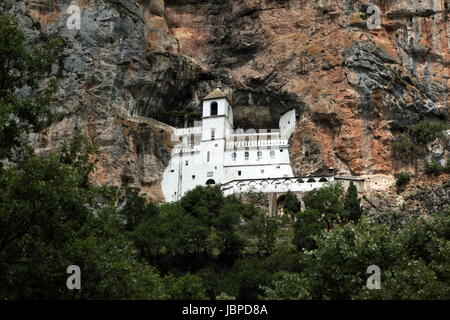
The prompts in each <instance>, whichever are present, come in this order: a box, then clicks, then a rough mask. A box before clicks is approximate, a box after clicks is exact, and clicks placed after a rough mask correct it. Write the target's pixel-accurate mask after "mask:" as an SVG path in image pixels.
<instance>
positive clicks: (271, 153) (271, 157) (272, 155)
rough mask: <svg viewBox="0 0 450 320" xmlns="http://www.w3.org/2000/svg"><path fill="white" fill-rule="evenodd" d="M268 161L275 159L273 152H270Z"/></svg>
mask: <svg viewBox="0 0 450 320" xmlns="http://www.w3.org/2000/svg"><path fill="white" fill-rule="evenodd" d="M270 159H275V151H273V150H272V151H270Z"/></svg>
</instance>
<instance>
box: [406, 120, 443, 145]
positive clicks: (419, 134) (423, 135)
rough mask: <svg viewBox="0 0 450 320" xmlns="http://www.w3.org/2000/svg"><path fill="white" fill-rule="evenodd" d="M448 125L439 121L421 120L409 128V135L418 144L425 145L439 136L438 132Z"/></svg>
mask: <svg viewBox="0 0 450 320" xmlns="http://www.w3.org/2000/svg"><path fill="white" fill-rule="evenodd" d="M448 128H449V125H448V124H445V123H440V122H431V121H421V122H419V123H417V124H415V125H414V126H413V127H412V128H411V136H412V138H413V139H414V141H415V142H416V143H418V144H422V145H426V144H428V143H430V142H431V141H433V140H434V139H436V138H437V137H439V135H440V132H441V131H443V130H445V129H448Z"/></svg>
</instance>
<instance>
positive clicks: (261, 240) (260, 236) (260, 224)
mask: <svg viewBox="0 0 450 320" xmlns="http://www.w3.org/2000/svg"><path fill="white" fill-rule="evenodd" d="M246 230H247V233H248V235H249V236H250V237H256V241H257V250H258V255H259V256H261V257H265V256H269V255H271V254H272V252H273V251H274V250H275V243H276V240H277V234H278V230H279V222H278V220H277V219H276V218H274V217H270V216H268V215H266V214H265V213H259V214H256V215H254V216H253V217H252V218H251V219H250V220H248V222H247V226H246Z"/></svg>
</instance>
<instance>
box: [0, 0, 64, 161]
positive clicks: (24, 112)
mask: <svg viewBox="0 0 450 320" xmlns="http://www.w3.org/2000/svg"><path fill="white" fill-rule="evenodd" d="M7 8H8V6H7V5H6V2H5V1H4V0H1V1H0V66H1V67H0V160H3V159H10V160H11V159H13V157H17V155H18V154H20V153H23V152H25V151H29V150H27V149H26V146H27V141H28V139H27V135H28V134H29V133H32V132H34V133H37V132H40V131H41V130H43V129H44V128H46V127H48V126H49V125H50V123H51V120H52V118H53V114H52V112H51V109H50V108H49V107H48V106H49V105H50V102H51V100H52V97H53V94H54V92H55V90H56V81H55V79H54V77H53V78H49V76H50V75H51V73H52V65H54V64H55V63H56V62H57V61H58V56H59V55H60V53H61V52H62V43H61V41H59V40H48V41H42V42H41V43H30V42H29V41H28V40H27V39H26V36H25V34H24V33H23V32H22V31H21V30H20V29H19V27H18V23H17V19H16V17H15V16H14V15H12V14H11V13H9V12H8V10H7Z"/></svg>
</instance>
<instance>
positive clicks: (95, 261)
mask: <svg viewBox="0 0 450 320" xmlns="http://www.w3.org/2000/svg"><path fill="white" fill-rule="evenodd" d="M81 149H82V150H83V148H81ZM80 152H81V151H80ZM74 154H75V155H77V154H79V152H76V153H74ZM75 158H76V156H75ZM66 160H67V159H65V160H64V162H63V161H62V160H61V158H60V157H59V156H58V155H57V154H54V153H50V154H48V155H47V156H44V157H34V156H30V157H27V158H26V159H25V160H23V161H21V162H20V163H17V164H15V165H11V166H9V167H8V168H5V169H3V170H2V172H1V174H0V188H1V190H2V193H1V194H0V282H1V283H2V286H0V287H1V288H0V299H72V298H81V299H108V298H111V299H119V298H130V299H133V298H152V299H158V298H164V294H163V291H162V282H161V281H160V278H159V276H158V274H157V272H156V271H155V270H154V269H153V268H152V267H150V266H148V265H145V264H142V263H139V262H138V261H137V259H136V258H137V256H136V252H135V249H134V248H133V247H132V243H131V242H129V241H128V240H127V239H125V238H124V236H123V235H122V234H121V233H120V231H121V228H120V226H121V219H120V218H119V216H118V212H117V209H116V208H115V206H114V205H113V204H114V202H115V199H114V195H115V192H112V190H111V189H110V188H96V187H91V186H86V185H85V181H84V177H83V176H80V174H79V167H76V166H73V163H76V161H75V159H74V160H73V161H66ZM73 264H75V265H78V266H80V268H81V270H82V279H83V280H82V286H83V290H81V291H75V292H74V291H69V290H67V288H66V286H65V280H66V279H67V276H68V275H67V274H66V273H65V271H66V269H67V267H68V266H69V265H73Z"/></svg>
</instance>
